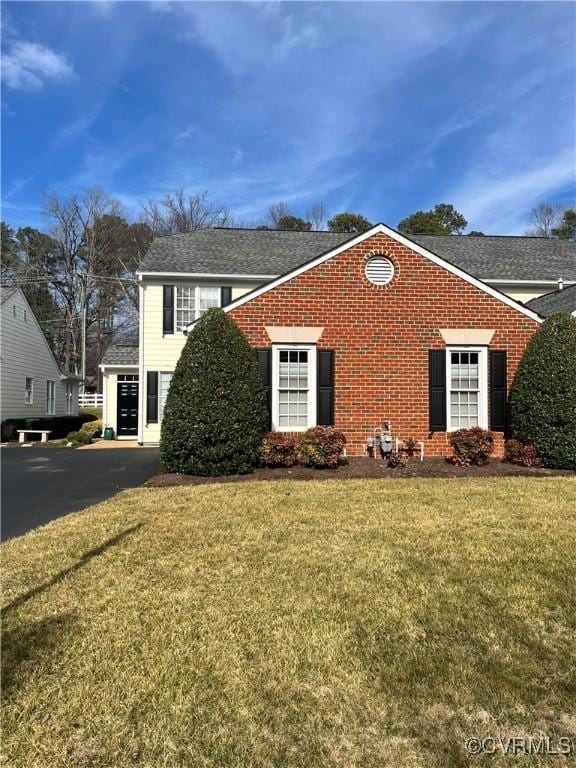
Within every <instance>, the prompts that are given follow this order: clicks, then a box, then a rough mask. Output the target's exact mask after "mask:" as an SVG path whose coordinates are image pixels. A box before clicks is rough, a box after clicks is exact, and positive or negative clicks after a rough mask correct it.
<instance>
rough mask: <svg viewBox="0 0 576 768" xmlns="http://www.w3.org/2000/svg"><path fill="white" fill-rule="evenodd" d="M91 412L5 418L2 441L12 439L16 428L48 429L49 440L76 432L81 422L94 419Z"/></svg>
mask: <svg viewBox="0 0 576 768" xmlns="http://www.w3.org/2000/svg"><path fill="white" fill-rule="evenodd" d="M96 419H97V417H96V416H94V415H93V414H91V413H83V414H80V416H43V417H39V418H36V419H6V420H5V421H3V422H2V441H6V440H14V439H16V437H17V430H18V429H49V430H50V431H51V432H52V434H51V435H49V438H50V440H58V439H59V438H62V437H66V436H67V435H68V434H69V433H70V432H76V431H77V430H79V429H80V428H81V427H82V425H83V424H86V423H87V422H89V421H96Z"/></svg>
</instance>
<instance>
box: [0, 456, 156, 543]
mask: <svg viewBox="0 0 576 768" xmlns="http://www.w3.org/2000/svg"><path fill="white" fill-rule="evenodd" d="M0 450H1V459H2V539H3V540H6V539H9V538H11V537H12V536H20V535H21V534H23V533H26V532H27V531H30V530H32V529H33V528H36V527H37V526H39V525H44V524H45V523H48V522H50V521H51V520H55V519H56V518H58V517H62V516H63V515H67V514H69V513H70V512H76V511H77V510H79V509H83V508H84V507H88V506H90V505H91V504H96V503H97V502H99V501H103V500H104V499H107V498H109V497H110V496H113V495H114V494H115V493H118V491H121V490H123V489H124V488H134V487H136V486H138V485H141V484H142V483H143V482H145V481H146V480H147V479H148V478H149V477H152V475H155V474H156V473H157V472H158V471H159V458H158V449H157V448H134V449H122V450H120V449H116V450H114V449H108V450H99V451H82V450H75V449H73V448H2V449H0Z"/></svg>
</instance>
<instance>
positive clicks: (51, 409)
mask: <svg viewBox="0 0 576 768" xmlns="http://www.w3.org/2000/svg"><path fill="white" fill-rule="evenodd" d="M50 384H52V393H53V396H52V397H50V396H49V395H48V392H49V390H50V386H49V385H50ZM55 415H56V382H55V381H52V379H48V380H47V381H46V416H55Z"/></svg>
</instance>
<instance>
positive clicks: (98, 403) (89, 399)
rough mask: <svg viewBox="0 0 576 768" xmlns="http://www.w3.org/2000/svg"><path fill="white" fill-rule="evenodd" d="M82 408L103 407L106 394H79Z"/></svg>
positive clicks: (79, 402) (79, 403)
mask: <svg viewBox="0 0 576 768" xmlns="http://www.w3.org/2000/svg"><path fill="white" fill-rule="evenodd" d="M78 405H79V406H80V408H101V407H102V406H103V405H104V395H102V394H98V393H94V394H92V395H88V394H86V395H82V394H80V395H78Z"/></svg>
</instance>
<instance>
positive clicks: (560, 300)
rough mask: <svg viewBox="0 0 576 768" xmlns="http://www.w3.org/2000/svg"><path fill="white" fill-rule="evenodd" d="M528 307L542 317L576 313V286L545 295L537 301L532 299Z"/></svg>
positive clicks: (527, 303)
mask: <svg viewBox="0 0 576 768" xmlns="http://www.w3.org/2000/svg"><path fill="white" fill-rule="evenodd" d="M526 306H527V307H529V308H530V309H533V310H534V312H538V314H539V315H542V317H549V316H550V315H553V314H554V313H555V312H572V313H576V285H571V286H569V287H568V288H562V290H559V291H552V293H545V294H544V296H538V298H536V299H530V301H527V302H526Z"/></svg>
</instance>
